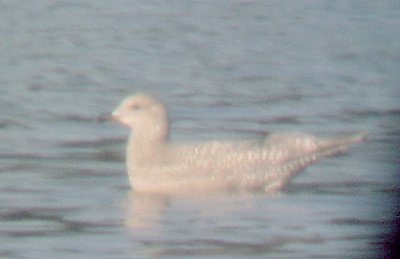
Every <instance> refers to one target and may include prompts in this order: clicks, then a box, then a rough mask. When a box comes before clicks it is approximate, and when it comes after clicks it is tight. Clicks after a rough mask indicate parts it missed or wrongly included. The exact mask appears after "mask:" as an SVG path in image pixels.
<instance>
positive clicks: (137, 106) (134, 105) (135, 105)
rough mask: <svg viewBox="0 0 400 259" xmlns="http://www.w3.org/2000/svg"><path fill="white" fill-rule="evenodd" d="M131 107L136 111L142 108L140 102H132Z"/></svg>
mask: <svg viewBox="0 0 400 259" xmlns="http://www.w3.org/2000/svg"><path fill="white" fill-rule="evenodd" d="M130 108H131V109H132V110H135V111H137V110H140V108H141V107H140V105H139V104H132V105H131V106H130Z"/></svg>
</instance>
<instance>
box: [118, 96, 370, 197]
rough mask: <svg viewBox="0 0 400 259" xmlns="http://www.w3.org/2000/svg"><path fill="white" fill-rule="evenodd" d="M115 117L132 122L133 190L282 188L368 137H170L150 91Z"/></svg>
mask: <svg viewBox="0 0 400 259" xmlns="http://www.w3.org/2000/svg"><path fill="white" fill-rule="evenodd" d="M112 118H113V119H114V120H117V121H119V122H121V123H123V124H125V125H127V126H129V127H130V128H132V133H131V136H130V138H129V142H128V147H127V157H126V159H127V169H128V175H129V179H130V183H131V185H132V188H133V190H134V191H140V192H148V193H158V194H167V195H173V194H192V193H214V192H229V191H249V190H264V191H268V192H270V191H275V190H279V189H280V188H281V187H283V186H284V185H285V184H287V183H288V181H289V180H290V179H291V178H292V177H293V176H294V174H296V173H297V172H299V171H301V170H302V169H304V168H305V167H306V166H307V165H309V164H311V163H313V162H315V161H317V160H319V159H320V158H323V157H326V156H330V155H335V154H337V153H340V152H342V151H345V150H346V148H347V146H348V145H349V144H351V143H357V142H360V141H362V140H363V139H364V137H365V134H363V133H354V134H347V135H341V136H336V137H333V138H317V137H314V136H312V135H307V134H301V133H288V134H271V135H269V136H267V137H266V138H265V139H262V140H253V141H252V140H242V141H240V140H238V141H208V142H202V143H171V142H170V141H169V140H168V130H169V125H168V115H167V111H166V108H165V106H164V104H163V103H162V102H160V101H159V100H157V99H156V98H154V97H152V96H148V95H145V94H137V95H134V96H131V97H129V98H128V99H126V100H125V101H123V102H122V103H121V105H120V106H119V107H118V108H117V109H116V110H115V111H114V112H113V113H112Z"/></svg>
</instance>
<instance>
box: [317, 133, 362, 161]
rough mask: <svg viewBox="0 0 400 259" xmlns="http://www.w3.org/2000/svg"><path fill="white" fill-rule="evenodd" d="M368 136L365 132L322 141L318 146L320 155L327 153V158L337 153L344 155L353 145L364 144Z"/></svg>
mask: <svg viewBox="0 0 400 259" xmlns="http://www.w3.org/2000/svg"><path fill="white" fill-rule="evenodd" d="M366 137H367V134H366V133H365V132H356V133H346V134H341V135H337V136H335V137H331V138H326V139H322V140H321V141H320V143H319V144H318V146H319V148H318V149H319V150H318V151H317V152H318V153H325V154H326V155H325V156H329V155H335V154H336V153H342V152H345V151H346V150H347V147H348V146H349V145H351V144H355V143H359V142H362V141H364V140H365V139H366Z"/></svg>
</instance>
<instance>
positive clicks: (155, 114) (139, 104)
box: [110, 93, 168, 140]
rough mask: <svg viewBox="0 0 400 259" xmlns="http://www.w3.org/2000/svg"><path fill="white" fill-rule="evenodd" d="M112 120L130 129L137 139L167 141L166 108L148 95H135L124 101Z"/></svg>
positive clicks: (112, 116)
mask: <svg viewBox="0 0 400 259" xmlns="http://www.w3.org/2000/svg"><path fill="white" fill-rule="evenodd" d="M110 119H111V120H114V121H117V122H120V123H122V124H123V125H125V126H128V127H130V128H131V129H132V130H134V132H135V136H136V137H137V138H141V139H147V140H155V139H157V140H165V139H166V138H167V137H168V115H167V110H166V107H165V106H164V104H163V103H162V102H161V101H159V100H158V99H156V98H155V97H153V96H150V95H147V94H143V93H140V94H135V95H132V96H130V97H128V98H127V99H125V100H124V101H122V103H121V104H120V105H119V106H118V107H117V108H116V109H115V110H114V111H113V112H112V114H111V116H110Z"/></svg>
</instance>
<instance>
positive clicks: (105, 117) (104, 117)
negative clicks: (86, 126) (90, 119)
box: [96, 113, 113, 123]
mask: <svg viewBox="0 0 400 259" xmlns="http://www.w3.org/2000/svg"><path fill="white" fill-rule="evenodd" d="M112 120H113V116H112V115H111V114H109V113H102V114H100V115H99V116H97V118H96V121H97V122H101V123H102V122H107V121H112Z"/></svg>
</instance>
